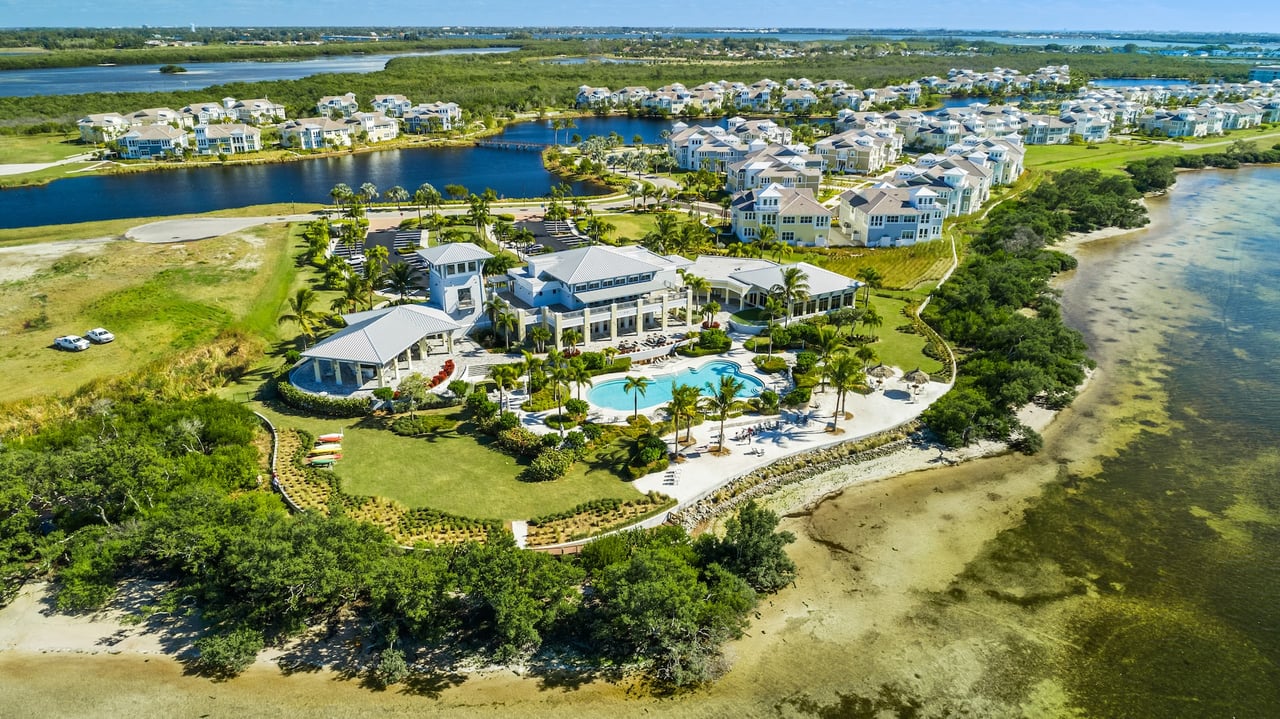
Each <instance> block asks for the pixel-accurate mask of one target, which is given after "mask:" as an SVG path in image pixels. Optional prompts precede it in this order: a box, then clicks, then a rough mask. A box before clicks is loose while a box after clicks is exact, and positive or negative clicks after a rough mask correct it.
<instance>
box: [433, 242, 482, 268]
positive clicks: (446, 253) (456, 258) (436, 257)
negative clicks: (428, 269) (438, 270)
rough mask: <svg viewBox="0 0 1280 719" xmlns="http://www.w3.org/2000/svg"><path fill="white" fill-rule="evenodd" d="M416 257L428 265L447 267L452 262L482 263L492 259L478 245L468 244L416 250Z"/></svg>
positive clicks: (459, 243) (450, 244) (452, 243)
mask: <svg viewBox="0 0 1280 719" xmlns="http://www.w3.org/2000/svg"><path fill="white" fill-rule="evenodd" d="M418 256H419V257H421V258H422V259H424V260H426V261H427V264H429V265H447V264H451V263H454V262H470V261H471V260H479V261H481V262H483V261H484V260H488V259H491V258H492V257H493V255H491V254H489V252H488V251H487V250H485V249H484V248H483V247H481V246H480V245H476V244H473V243H470V242H449V243H447V244H443V245H436V246H435V247H428V248H426V249H424V250H418Z"/></svg>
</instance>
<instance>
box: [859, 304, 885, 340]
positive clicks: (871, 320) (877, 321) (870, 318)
mask: <svg viewBox="0 0 1280 719" xmlns="http://www.w3.org/2000/svg"><path fill="white" fill-rule="evenodd" d="M883 324H884V320H883V319H882V318H881V317H880V313H879V312H876V308H874V307H872V308H870V309H868V310H867V313H866V314H865V315H863V316H862V326H863V327H866V328H868V329H870V330H871V339H872V340H875V339H876V333H875V330H876V329H877V328H878V327H880V326H881V325H883Z"/></svg>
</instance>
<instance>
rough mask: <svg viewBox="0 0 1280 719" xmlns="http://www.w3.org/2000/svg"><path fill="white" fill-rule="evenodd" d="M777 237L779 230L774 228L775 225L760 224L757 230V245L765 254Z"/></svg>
mask: <svg viewBox="0 0 1280 719" xmlns="http://www.w3.org/2000/svg"><path fill="white" fill-rule="evenodd" d="M777 239H778V231H777V230H775V229H774V228H773V225H760V229H758V230H756V241H755V246H756V248H757V249H759V250H760V252H761V253H762V254H763V253H764V252H765V251H766V250H767V249H768V248H770V247H773V243H774V241H775V240H777ZM758 256H759V255H757V257H758Z"/></svg>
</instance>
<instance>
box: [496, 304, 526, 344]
mask: <svg viewBox="0 0 1280 719" xmlns="http://www.w3.org/2000/svg"><path fill="white" fill-rule="evenodd" d="M519 323H520V318H519V317H517V316H516V313H514V312H505V311H501V312H498V314H497V316H495V317H494V318H493V326H494V329H500V330H502V338H503V339H504V340H506V342H507V351H508V352H510V351H511V333H512V332H514V331H515V329H516V325H517V324H519Z"/></svg>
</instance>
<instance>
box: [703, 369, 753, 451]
mask: <svg viewBox="0 0 1280 719" xmlns="http://www.w3.org/2000/svg"><path fill="white" fill-rule="evenodd" d="M743 386H744V385H743V382H742V380H740V379H738V378H736V377H733V376H732V375H724V376H722V377H721V378H720V384H719V385H712V384H711V383H710V382H708V383H707V388H706V392H705V395H706V396H705V397H703V398H702V404H703V407H705V408H706V409H707V410H708V412H707V413H708V414H711V415H714V416H715V417H717V418H718V419H719V420H720V453H721V454H724V421H725V420H726V419H728V418H729V412H730V411H731V410H732V409H733V408H734V407H735V406H736V405H737V404H738V393H739V392H741V391H742V388H743Z"/></svg>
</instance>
